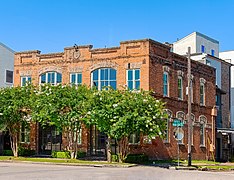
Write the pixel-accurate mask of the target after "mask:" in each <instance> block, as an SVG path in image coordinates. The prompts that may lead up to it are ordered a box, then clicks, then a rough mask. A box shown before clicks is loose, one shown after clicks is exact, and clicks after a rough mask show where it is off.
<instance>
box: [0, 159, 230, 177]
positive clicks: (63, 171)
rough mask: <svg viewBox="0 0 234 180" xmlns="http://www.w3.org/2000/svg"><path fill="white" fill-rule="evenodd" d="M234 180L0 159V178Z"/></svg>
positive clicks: (160, 170) (152, 169) (188, 173)
mask: <svg viewBox="0 0 234 180" xmlns="http://www.w3.org/2000/svg"><path fill="white" fill-rule="evenodd" d="M9 179H10V180H28V179H30V180H31V179H33V180H39V179H41V180H42V179H43V180H51V179H55V180H73V179H77V180H82V179H90V180H92V179H98V180H99V179H100V180H107V179H108V180H109V179H111V180H116V179H118V180H119V179H120V180H127V179H131V180H138V179H139V180H140V179H153V180H157V179H158V180H164V179H171V180H177V179H178V180H203V179H204V180H209V179H210V180H216V179H217V180H218V179H219V180H233V179H234V172H233V171H230V172H202V171H194V170H193V171H187V170H168V169H163V168H158V167H140V166H138V167H131V168H113V167H112V168H108V167H107V168H103V167H80V166H63V165H46V164H30V163H8V162H0V180H9Z"/></svg>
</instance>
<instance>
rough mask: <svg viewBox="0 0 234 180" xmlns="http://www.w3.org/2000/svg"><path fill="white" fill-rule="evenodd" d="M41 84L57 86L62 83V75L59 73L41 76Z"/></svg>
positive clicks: (47, 73) (48, 73)
mask: <svg viewBox="0 0 234 180" xmlns="http://www.w3.org/2000/svg"><path fill="white" fill-rule="evenodd" d="M39 82H40V84H43V83H50V84H52V85H56V84H59V83H61V82H62V74H60V73H57V72H54V71H52V72H46V73H44V74H41V75H40V81H39Z"/></svg>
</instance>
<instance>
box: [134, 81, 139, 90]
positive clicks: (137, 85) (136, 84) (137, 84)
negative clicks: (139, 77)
mask: <svg viewBox="0 0 234 180" xmlns="http://www.w3.org/2000/svg"><path fill="white" fill-rule="evenodd" d="M135 86H136V87H135V89H140V81H136V82H135Z"/></svg>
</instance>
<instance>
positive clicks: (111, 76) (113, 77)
mask: <svg viewBox="0 0 234 180" xmlns="http://www.w3.org/2000/svg"><path fill="white" fill-rule="evenodd" d="M110 80H116V70H115V69H110Z"/></svg>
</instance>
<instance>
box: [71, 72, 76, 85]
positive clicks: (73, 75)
mask: <svg viewBox="0 0 234 180" xmlns="http://www.w3.org/2000/svg"><path fill="white" fill-rule="evenodd" d="M71 83H72V84H75V83H76V74H72V75H71Z"/></svg>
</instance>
